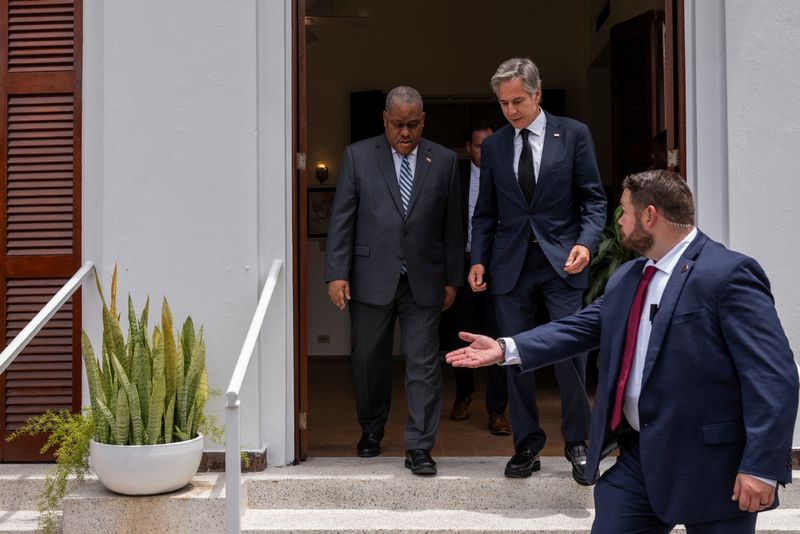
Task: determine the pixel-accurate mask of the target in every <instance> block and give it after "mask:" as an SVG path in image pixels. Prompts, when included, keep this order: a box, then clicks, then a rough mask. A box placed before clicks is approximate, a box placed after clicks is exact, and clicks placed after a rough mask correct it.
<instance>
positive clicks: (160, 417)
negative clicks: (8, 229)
mask: <svg viewBox="0 0 800 534" xmlns="http://www.w3.org/2000/svg"><path fill="white" fill-rule="evenodd" d="M95 279H96V280H97V291H98V293H99V294H100V300H101V301H102V304H103V310H102V317H103V338H102V360H101V361H98V359H97V358H96V357H95V353H94V350H93V348H92V344H91V342H90V341H89V337H88V336H87V335H86V332H83V335H82V336H81V349H82V353H83V361H84V366H85V368H86V377H87V382H88V385H89V401H90V407H89V408H85V409H84V413H82V414H81V413H78V414H73V413H70V412H68V411H61V412H47V413H44V414H42V415H38V416H35V417H31V418H30V419H28V420H27V422H26V423H25V424H24V425H23V426H22V427H21V428H20V429H18V430H17V431H15V432H14V433H13V434H11V435H10V436H9V437H8V440H9V441H10V440H12V439H15V438H17V437H19V436H22V435H36V434H40V433H49V437H48V439H47V443H46V444H45V446H44V447H43V448H42V453H45V452H47V451H48V450H50V449H53V450H54V451H55V452H54V454H55V459H56V465H55V466H54V467H53V469H52V470H51V472H50V473H49V474H48V476H47V478H46V480H45V485H44V488H43V490H42V493H41V494H40V498H39V510H40V512H42V516H41V527H42V530H43V531H44V532H45V533H46V534H49V533H50V532H53V529H54V527H55V519H56V510H58V506H59V503H60V502H61V499H62V498H63V497H64V495H65V493H66V490H67V480H68V478H69V477H70V475H74V476H75V477H76V479H77V480H78V481H83V479H84V477H85V475H86V473H87V472H88V469H89V466H88V461H87V457H88V454H89V443H90V441H91V439H94V440H95V441H97V442H99V443H107V444H111V445H143V444H149V445H155V444H158V443H172V442H175V441H185V440H189V439H194V438H195V437H197V435H198V433H202V434H203V435H205V436H208V437H209V438H211V439H212V440H214V441H215V442H218V443H222V441H223V437H224V431H223V430H222V429H221V428H220V426H219V425H217V422H216V419H215V418H214V417H211V416H206V415H205V406H206V402H207V400H208V397H209V389H208V377H207V375H206V367H205V356H206V346H205V341H204V340H203V328H202V327H200V330H199V332H197V333H195V330H194V323H193V322H192V319H191V317H189V318H187V319H186V321H185V322H184V323H183V325H182V327H181V328H180V330H179V331H178V338H177V339H176V337H175V334H174V332H173V323H172V312H171V311H170V309H169V304H168V303H167V300H166V299H164V300H163V302H162V307H161V325H160V327H159V326H155V327H154V328H153V334H152V337H151V336H148V333H147V331H148V324H147V321H148V315H149V308H150V298H149V297H148V299H147V302H146V303H145V306H144V309H143V310H142V313H141V316H140V317H138V318H137V316H136V310H135V309H134V306H133V301H132V299H131V297H130V295H129V296H128V339H127V341H126V340H125V337H124V336H123V334H122V328H121V326H120V322H119V315H118V313H117V306H116V300H117V268H116V267H115V268H114V274H113V276H112V279H111V294H110V296H111V298H110V300H109V301H106V298H105V295H104V294H103V289H102V287H101V286H100V281H99V278H98V277H97V272H95ZM150 339H152V344H151V341H150Z"/></svg>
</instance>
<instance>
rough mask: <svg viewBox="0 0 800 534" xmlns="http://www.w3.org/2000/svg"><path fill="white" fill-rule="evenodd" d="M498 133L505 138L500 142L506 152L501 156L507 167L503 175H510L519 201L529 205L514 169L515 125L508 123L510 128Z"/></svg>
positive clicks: (511, 183)
mask: <svg viewBox="0 0 800 534" xmlns="http://www.w3.org/2000/svg"><path fill="white" fill-rule="evenodd" d="M498 134H502V135H503V138H502V139H500V141H499V143H498V144H499V145H500V149H501V150H502V151H504V152H505V154H503V157H502V158H501V161H502V162H503V163H502V165H503V167H505V169H503V170H504V172H503V173H502V175H501V176H508V177H509V181H510V183H509V186H510V187H511V189H512V190H515V191H516V195H517V200H519V202H520V203H521V204H522V205H525V206H527V202H526V201H525V193H523V192H522V188H521V187H520V186H519V180H517V173H516V170H515V169H514V136H515V134H516V131H515V130H514V127H513V126H511V125H508V128H504V129H502V130H499V131H498V132H497V134H495V135H498ZM528 207H530V206H528Z"/></svg>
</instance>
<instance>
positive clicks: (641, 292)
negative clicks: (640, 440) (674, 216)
mask: <svg viewBox="0 0 800 534" xmlns="http://www.w3.org/2000/svg"><path fill="white" fill-rule="evenodd" d="M654 274H656V268H655V267H653V266H652V265H649V266H647V267H645V269H644V274H643V275H642V279H641V280H639V287H638V289H636V296H635V297H634V298H633V305H632V306H631V311H630V313H629V314H628V328H627V330H626V334H625V350H624V351H623V352H622V365H621V366H620V369H619V378H617V394H616V396H615V397H614V410H613V411H612V412H611V430H616V429H617V427H618V426H619V424H620V422H621V421H622V400H623V398H624V397H625V384H626V383H627V382H628V375H630V374H631V365H632V364H633V355H634V353H636V336H637V334H638V333H639V321H640V320H641V318H642V308H643V307H644V297H645V295H646V294H647V286H648V285H650V280H652V279H653V275H654Z"/></svg>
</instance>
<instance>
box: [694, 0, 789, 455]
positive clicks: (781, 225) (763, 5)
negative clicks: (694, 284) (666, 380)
mask: <svg viewBox="0 0 800 534" xmlns="http://www.w3.org/2000/svg"><path fill="white" fill-rule="evenodd" d="M798 27H800V4H798V3H797V2H796V1H794V0H727V1H724V0H687V1H686V51H687V58H686V60H687V61H686V64H687V87H686V93H687V145H688V147H687V152H688V154H687V155H688V157H689V162H688V165H687V166H688V174H689V181H690V183H691V184H692V186H693V190H694V191H695V194H696V196H697V204H698V222H699V226H700V228H702V229H703V230H705V231H706V232H707V233H709V234H710V235H711V236H712V237H714V238H716V239H720V240H722V241H723V242H725V243H726V244H728V245H729V246H730V247H731V248H733V249H735V250H739V251H741V252H744V253H745V254H748V255H751V256H753V257H754V258H756V259H757V260H758V261H759V262H760V263H761V265H762V266H763V267H764V269H765V270H766V272H767V275H768V276H769V278H770V281H771V282H772V291H773V294H774V296H775V301H776V306H777V309H778V314H779V315H780V318H781V322H782V323H783V328H784V330H785V331H786V334H787V336H788V337H789V342H790V344H791V346H792V350H793V351H794V352H795V355H796V356H795V359H797V354H798V351H800V308H798V306H797V302H798V301H800V284H798V283H797V265H798V264H800V239H798V236H797V223H796V221H795V219H796V217H795V215H796V213H797V201H798V199H800V181H799V180H798V179H797V165H796V159H797V151H798V148H800V106H798V104H799V103H800V100H799V99H798V97H797V87H798V86H800V53H798V51H800V33H798V31H797V28H798ZM797 428H798V427H797V426H796V427H795V439H794V447H795V448H798V447H800V432H798V430H797Z"/></svg>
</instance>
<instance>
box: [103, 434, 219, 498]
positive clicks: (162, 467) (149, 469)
mask: <svg viewBox="0 0 800 534" xmlns="http://www.w3.org/2000/svg"><path fill="white" fill-rule="evenodd" d="M202 458H203V435H202V434H200V435H198V436H197V437H196V438H194V439H190V440H189V441H179V442H177V443H166V444H160V445H106V444H105V443H98V442H96V441H95V440H92V441H91V443H90V444H89V464H90V465H91V467H92V470H93V471H94V472H95V474H96V475H97V478H98V479H99V480H100V482H101V483H102V484H103V485H104V486H105V487H106V488H108V489H110V490H111V491H114V492H117V493H123V494H125V495H154V494H156V493H166V492H168V491H175V490H177V489H180V488H182V487H184V486H185V485H186V484H188V483H189V481H190V480H192V477H193V476H194V474H195V473H196V472H197V468H198V467H199V466H200V460H201V459H202Z"/></svg>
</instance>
